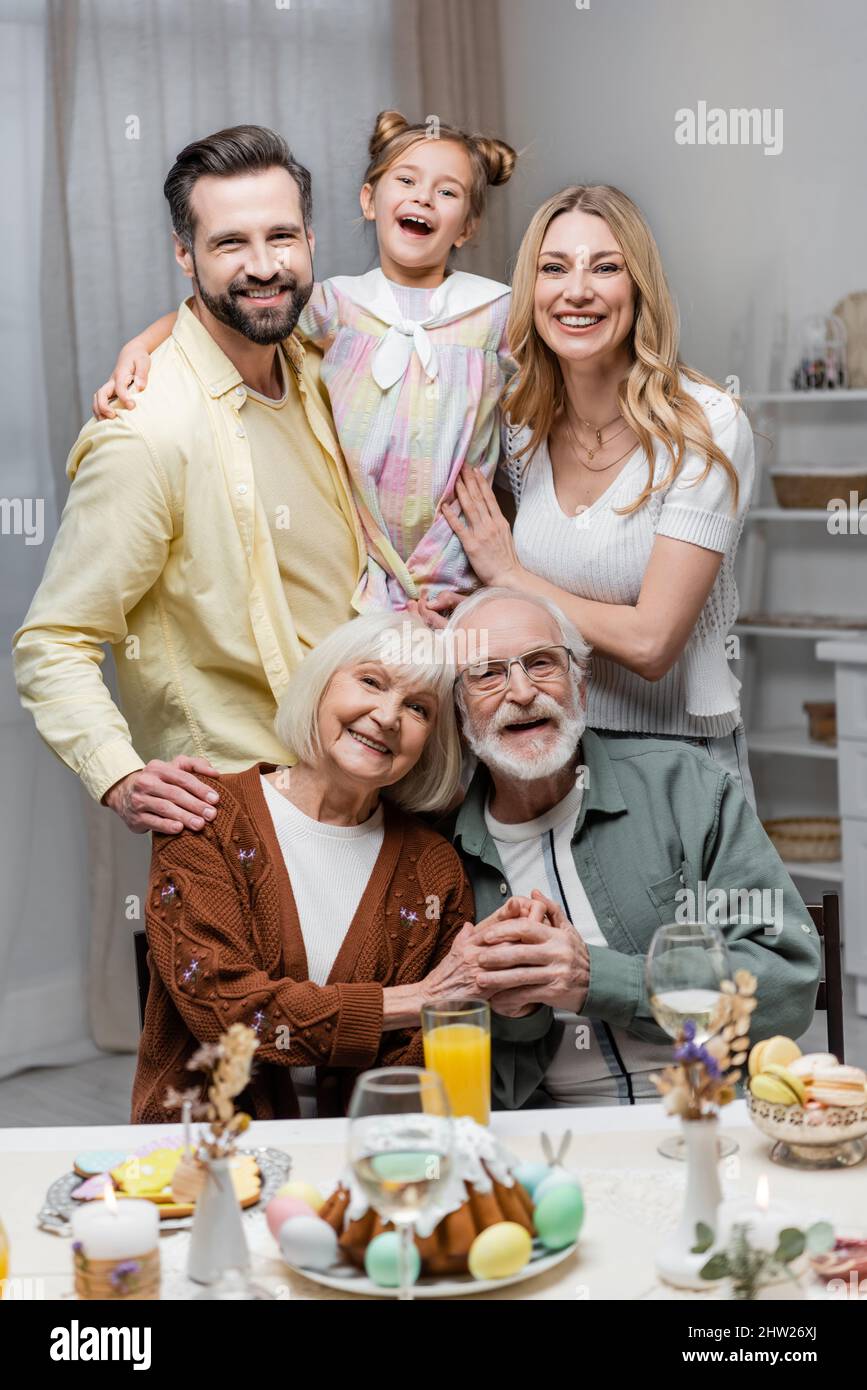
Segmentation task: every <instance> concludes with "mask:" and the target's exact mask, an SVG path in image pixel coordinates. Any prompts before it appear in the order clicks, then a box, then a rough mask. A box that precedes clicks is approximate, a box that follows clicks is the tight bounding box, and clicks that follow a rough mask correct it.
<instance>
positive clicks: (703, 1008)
mask: <svg viewBox="0 0 867 1390" xmlns="http://www.w3.org/2000/svg"><path fill="white" fill-rule="evenodd" d="M645 978H646V980H647V995H648V999H649V1001H650V1007H651V1009H652V1011H653V1016H654V1018H655V1019H656V1021H657V1023H658V1024H659V1026H660V1028H664V1029H665V1031H666V1033H668V1035H669V1037H670V1038H677V1037H678V1036H679V1035H680V1033H681V1032H682V1030H683V1026H684V1024H685V1023H687V1022H692V1023H693V1024H694V1025H695V1041H696V1043H698V1044H699V1046H700V1045H701V1044H702V1043H706V1042H707V1041H708V1039H709V1038H712V1037H713V1036H714V1034H715V1033H717V1032H718V1031H719V1029H720V1028H721V1026H722V1022H723V1018H724V1008H723V998H724V996H723V990H722V982H723V980H728V979H731V968H730V966H729V958H728V952H727V950H726V947H725V942H724V941H723V938H722V936H721V935H720V933H719V932H718V931H717V930H716V928H715V927H709V926H708V925H707V923H705V922H675V923H672V924H671V925H669V926H664V927H659V928H657V930H656V931H655V932H654V934H653V940H652V941H651V943H650V950H649V951H648V953H647V960H646V962H645ZM717 1149H718V1154H719V1157H720V1158H728V1156H729V1154H733V1153H737V1151H738V1143H737V1141H736V1140H735V1139H732V1138H731V1136H730V1135H728V1134H721V1135H720V1136H719V1140H718V1145H717ZM658 1152H659V1153H661V1154H662V1155H663V1157H664V1158H676V1159H680V1160H681V1161H683V1160H684V1159H685V1158H686V1145H685V1143H684V1141H683V1136H682V1135H680V1134H676V1135H672V1136H671V1137H670V1138H668V1139H664V1140H663V1141H662V1143H661V1144H660V1145H659V1149H658Z"/></svg>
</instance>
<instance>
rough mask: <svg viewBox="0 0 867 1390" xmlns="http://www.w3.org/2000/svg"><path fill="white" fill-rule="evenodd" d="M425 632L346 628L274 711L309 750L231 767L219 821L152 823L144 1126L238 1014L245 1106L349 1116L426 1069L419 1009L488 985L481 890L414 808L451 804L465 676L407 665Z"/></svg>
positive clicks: (138, 1098)
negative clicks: (250, 1041)
mask: <svg viewBox="0 0 867 1390" xmlns="http://www.w3.org/2000/svg"><path fill="white" fill-rule="evenodd" d="M415 627H416V623H414V622H412V621H411V620H408V619H407V615H406V614H390V613H389V614H385V613H374V614H370V615H364V616H362V617H358V618H356V619H354V620H353V621H352V622H350V623H347V624H345V625H344V626H343V627H341V628H338V629H337V630H336V631H335V632H333V633H332V634H331V635H330V636H329V637H328V638H326V640H325V641H324V642H322V643H321V644H320V645H319V646H318V647H317V648H316V649H315V650H314V651H313V652H312V653H311V654H310V655H309V656H308V657H307V658H306V660H305V661H304V663H303V664H302V666H301V667H300V668H299V670H298V672H297V673H296V675H295V677H294V679H293V682H292V686H291V689H290V691H289V692H288V694H287V695H286V697H285V698H284V700H283V701H282V703H281V705H280V709H279V712H278V715H277V720H276V728H277V732H278V734H279V735H280V738H281V741H282V742H283V743H284V744H285V746H286V748H287V750H289V751H290V752H291V753H292V754H293V755H294V757H295V759H296V760H297V761H295V763H294V764H293V765H292V766H291V767H284V768H279V767H275V766H274V765H272V764H270V763H256V764H255V765H254V766H253V767H250V768H248V769H247V770H246V771H245V772H240V773H233V774H226V775H224V776H222V777H221V778H220V779H219V783H218V784H215V785H218V786H219V790H220V801H219V807H218V810H217V815H216V818H215V819H214V821H213V822H212V823H211V824H210V825H207V826H205V828H204V829H203V830H201V831H199V832H196V833H194V832H192V831H184V832H183V833H181V834H180V835H159V834H156V835H154V844H153V860H152V868H151V877H150V884H149V889H148V898H147V936H148V943H149V947H150V962H151V987H150V993H149V995H148V1002H147V1010H146V1014H145V1023H144V1029H143V1032H142V1037H141V1043H140V1047H139V1057H138V1068H137V1071H136V1077H135V1083H134V1088H133V1101H132V1118H133V1120H134V1121H135V1122H138V1123H143V1122H154V1121H160V1120H165V1119H167V1118H168V1117H167V1115H166V1112H165V1110H164V1108H163V1105H162V1102H163V1099H164V1096H165V1092H166V1089H167V1088H168V1087H170V1086H171V1087H175V1088H177V1089H178V1090H184V1089H188V1088H189V1087H190V1085H191V1084H194V1082H195V1076H194V1074H193V1073H191V1072H189V1071H187V1070H186V1068H185V1063H186V1062H187V1060H188V1058H189V1057H190V1056H191V1055H192V1054H193V1053H194V1052H195V1051H196V1049H197V1048H198V1047H199V1046H200V1044H202V1043H206V1042H214V1041H216V1039H217V1038H218V1037H219V1035H220V1034H221V1033H222V1032H223V1031H224V1030H225V1029H226V1028H227V1027H228V1026H229V1025H230V1024H231V1023H235V1022H244V1023H247V1024H249V1025H250V1026H251V1027H252V1028H254V1029H255V1031H256V1033H257V1034H258V1037H259V1049H258V1051H257V1054H256V1057H257V1065H256V1068H255V1071H254V1075H253V1079H252V1082H251V1086H250V1090H249V1093H245V1095H244V1097H243V1099H242V1102H241V1103H242V1105H243V1108H245V1109H247V1110H248V1112H249V1113H250V1114H252V1115H253V1116H254V1117H255V1118H256V1119H272V1118H281V1117H284V1116H289V1117H297V1116H299V1115H300V1116H302V1117H307V1116H312V1115H337V1114H343V1113H345V1111H346V1108H347V1104H348V1101H349V1096H350V1093H351V1091H352V1086H353V1083H354V1081H355V1078H356V1075H357V1074H358V1073H359V1072H360V1071H363V1070H364V1069H365V1068H368V1067H376V1066H391V1065H401V1064H405V1065H413V1064H420V1063H421V1062H422V1045H421V1036H420V1031H419V1023H420V1010H421V1006H422V1004H424V1003H426V1002H428V1001H431V1002H435V1001H437V1000H439V999H444V998H451V999H454V998H460V997H465V998H470V997H478V995H477V991H476V990H475V984H474V981H475V972H474V969H473V965H472V961H471V959H470V957H471V956H472V950H471V949H470V948H469V946H468V941H469V939H470V937H471V934H472V932H473V931H474V930H475V929H474V928H473V927H472V926H471V925H470V924H471V922H472V916H473V897H472V892H471V890H470V888H469V885H468V883H467V879H466V876H465V874H464V871H463V869H462V867H461V863H460V860H459V858H458V856H457V854H456V852H455V851H454V850H453V849H452V847H451V846H450V845H449V844H448V842H447V841H446V840H444V839H443V838H442V837H441V836H440V835H438V834H437V833H436V832H435V831H433V830H431V829H429V828H428V827H427V826H426V825H424V824H423V823H422V822H421V821H420V820H418V819H417V818H416V817H415V816H414V815H412V814H411V813H412V812H421V811H437V810H441V809H443V808H444V807H446V806H447V805H448V803H449V802H450V801H451V800H452V798H453V796H454V792H455V790H456V788H457V786H458V780H459V774H460V746H459V741H458V735H457V728H456V724H455V716H454V709H453V702H452V683H453V679H454V672H453V669H452V668H451V667H450V666H449V665H448V664H446V663H444V662H432V664H431V665H421V664H418V663H415V664H413V663H411V662H410V659H409V652H408V650H407V648H408V647H409V645H410V643H407V642H406V641H405V639H406V638H407V637H410V638H411V637H412V634H413V633H414V631H415ZM422 631H423V632H424V633H425V634H426V637H428V638H429V637H430V635H431V634H430V632H429V630H428V629H424V628H422ZM400 634H402V635H403V639H404V641H405V646H404V648H403V650H402V651H400V653H399V654H400V655H401V656H405V657H406V660H407V664H402V662H401V661H398V660H395V652H396V650H399V647H400V644H399V643H398V647H397V648H396V647H395V641H394V639H395V638H396V637H398V636H399V635H400ZM417 651H418V648H417V647H416V648H415V652H416V653H417ZM205 780H206V781H207V780H209V779H207V778H205ZM465 923H466V924H467V928H466V931H463V932H462V928H463V927H464V925H465Z"/></svg>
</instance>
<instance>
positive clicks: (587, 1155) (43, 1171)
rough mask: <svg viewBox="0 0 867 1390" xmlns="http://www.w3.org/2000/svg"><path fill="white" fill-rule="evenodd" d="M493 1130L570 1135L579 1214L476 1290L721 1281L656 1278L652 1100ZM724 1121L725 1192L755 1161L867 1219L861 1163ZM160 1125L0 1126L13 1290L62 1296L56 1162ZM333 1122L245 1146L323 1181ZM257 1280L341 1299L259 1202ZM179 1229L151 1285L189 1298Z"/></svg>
mask: <svg viewBox="0 0 867 1390" xmlns="http://www.w3.org/2000/svg"><path fill="white" fill-rule="evenodd" d="M491 1125H492V1128H493V1129H494V1130H495V1132H496V1133H497V1134H499V1135H500V1136H501V1137H502V1138H503V1139H504V1140H505V1142H506V1143H507V1145H508V1147H509V1148H510V1150H511V1151H512V1152H513V1153H515V1154H516V1155H517V1156H518V1157H520V1158H534V1159H535V1158H539V1159H541V1158H542V1152H541V1147H540V1142H539V1135H540V1134H541V1133H542V1132H547V1133H548V1134H550V1135H552V1136H554V1135H557V1134H560V1133H562V1132H564V1131H565V1130H567V1129H570V1130H571V1131H572V1134H573V1139H572V1144H571V1148H570V1150H569V1154H568V1158H567V1165H568V1166H569V1167H571V1168H574V1169H575V1171H576V1172H577V1173H578V1174H579V1176H580V1178H581V1181H582V1185H583V1187H584V1195H585V1202H586V1217H585V1221H584V1226H583V1229H582V1231H581V1235H580V1238H579V1242H578V1248H577V1249H576V1251H575V1253H574V1254H573V1255H571V1256H569V1257H568V1258H567V1259H566V1260H565V1261H564V1262H563V1263H562V1264H560V1265H559V1266H558V1267H557V1268H555V1269H552V1270H550V1271H548V1272H547V1273H545V1274H541V1275H538V1276H536V1277H534V1278H532V1279H529V1280H527V1281H526V1282H524V1283H522V1284H519V1285H513V1286H509V1287H507V1288H503V1289H502V1290H497V1291H495V1292H492V1293H480V1294H477V1295H475V1297H478V1298H509V1299H516V1298H520V1299H552V1298H553V1299H576V1300H585V1299H663V1298H695V1299H713V1298H719V1297H722V1296H724V1292H721V1291H720V1290H719V1289H716V1290H713V1291H709V1292H707V1293H698V1294H687V1293H683V1292H680V1291H677V1290H674V1289H670V1288H669V1287H668V1286H666V1285H664V1284H661V1283H660V1282H659V1281H658V1279H657V1277H656V1274H655V1270H654V1255H655V1252H656V1250H657V1248H658V1246H659V1244H660V1242H661V1240H662V1237H663V1236H664V1235H665V1233H666V1232H667V1231H668V1230H669V1229H670V1228H671V1227H672V1226H673V1225H674V1224H675V1223H676V1221H677V1219H678V1217H679V1214H680V1210H681V1206H682V1203H683V1192H684V1183H685V1177H686V1174H685V1169H684V1165H683V1164H681V1163H674V1162H672V1161H671V1160H669V1159H664V1158H662V1157H661V1156H660V1155H659V1154H658V1153H657V1152H656V1146H657V1144H658V1143H659V1141H660V1140H661V1139H662V1138H664V1137H665V1136H666V1135H668V1134H671V1133H674V1132H675V1131H676V1122H675V1121H673V1120H671V1119H669V1118H668V1117H667V1116H666V1115H665V1114H664V1112H663V1109H662V1107H661V1106H660V1105H639V1106H601V1107H586V1108H581V1109H576V1110H537V1111H516V1112H504V1111H499V1112H495V1113H494V1115H493V1116H492V1119H491ZM722 1128H723V1130H724V1131H726V1132H729V1133H731V1134H732V1135H733V1136H734V1137H735V1138H736V1139H737V1140H738V1143H739V1144H740V1150H739V1152H738V1153H737V1154H735V1155H733V1156H732V1157H731V1158H728V1159H724V1160H723V1161H722V1163H721V1165H720V1176H721V1179H722V1185H723V1191H724V1195H725V1196H727V1197H728V1196H733V1195H735V1194H744V1195H748V1196H753V1194H754V1193H755V1188H756V1181H757V1179H758V1177H759V1175H760V1174H761V1173H766V1174H767V1175H768V1177H769V1180H770V1187H771V1196H772V1199H773V1198H776V1199H778V1200H780V1201H784V1202H787V1203H789V1204H791V1205H793V1206H794V1207H796V1208H797V1209H798V1210H803V1211H804V1214H805V1218H806V1219H812V1218H814V1217H815V1216H817V1215H818V1216H824V1217H827V1218H828V1219H830V1220H832V1221H833V1222H834V1223H835V1224H836V1225H837V1227H838V1229H841V1230H846V1231H850V1232H851V1231H853V1230H857V1229H859V1228H867V1163H865V1164H863V1165H861V1166H860V1167H857V1168H848V1169H841V1170H836V1171H828V1172H802V1171H800V1170H796V1169H792V1168H784V1167H781V1166H779V1165H777V1164H775V1163H772V1162H771V1160H770V1149H771V1143H770V1141H769V1140H767V1139H765V1137H764V1136H763V1135H761V1134H760V1133H759V1132H758V1130H756V1129H755V1128H754V1127H753V1126H752V1125H751V1124H750V1121H749V1118H748V1116H747V1113H746V1107H745V1105H744V1103H743V1101H736V1102H735V1103H734V1104H732V1105H730V1106H728V1107H726V1109H725V1111H724V1112H723V1116H722ZM165 1132H166V1131H165V1128H164V1126H161V1125H106V1126H93V1127H87V1128H47V1129H7V1130H0V1217H2V1220H3V1223H4V1225H5V1227H6V1231H7V1234H8V1236H9V1242H10V1255H11V1259H10V1278H11V1279H12V1280H14V1281H17V1282H16V1283H15V1284H13V1285H12V1286H11V1287H12V1290H13V1291H14V1296H16V1297H33V1298H49V1299H54V1298H65V1297H69V1296H70V1293H71V1289H72V1255H71V1249H70V1243H69V1240H68V1239H64V1238H63V1237H60V1236H56V1235H52V1234H50V1233H48V1232H45V1231H42V1230H40V1229H39V1228H38V1227H37V1226H36V1224H35V1218H36V1213H37V1212H38V1210H39V1208H40V1206H41V1205H42V1202H43V1199H44V1197H45V1193H46V1191H47V1189H48V1187H49V1186H50V1184H51V1183H52V1182H53V1181H54V1180H55V1179H56V1178H58V1177H60V1176H61V1174H62V1173H64V1172H65V1171H68V1170H69V1168H70V1167H71V1164H72V1159H73V1158H74V1156H75V1154H76V1153H78V1152H79V1151H81V1150H83V1149H95V1148H100V1149H101V1148H116V1149H122V1150H127V1151H132V1150H133V1149H135V1148H136V1147H138V1146H139V1145H140V1144H143V1143H145V1142H147V1141H148V1140H151V1139H155V1138H159V1137H160V1135H161V1134H164V1133H165ZM345 1142H346V1121H345V1120H342V1119H341V1120H305V1121H297V1120H275V1121H268V1122H257V1123H254V1124H252V1125H251V1127H250V1129H249V1131H248V1132H247V1134H246V1135H245V1144H244V1147H248V1146H249V1147H255V1146H259V1145H266V1146H268V1147H271V1148H277V1149H284V1150H286V1151H287V1152H288V1153H290V1154H291V1156H292V1176H293V1178H300V1179H304V1180H305V1181H310V1182H313V1183H314V1184H315V1185H316V1186H317V1187H319V1188H320V1190H321V1191H322V1192H323V1193H324V1192H327V1191H329V1190H330V1188H331V1187H332V1186H333V1185H334V1183H335V1182H336V1180H337V1178H338V1176H339V1175H340V1173H341V1171H342V1169H343V1167H344V1165H345ZM244 1222H245V1229H246V1232H247V1238H248V1243H249V1245H250V1248H251V1252H252V1255H253V1269H252V1273H253V1275H254V1277H255V1279H256V1280H257V1281H258V1282H259V1283H261V1284H262V1285H264V1286H265V1287H266V1288H268V1289H269V1290H270V1291H271V1292H272V1293H276V1294H277V1296H278V1297H281V1298H288V1299H302V1300H304V1299H316V1298H352V1297H356V1296H357V1295H352V1294H349V1293H343V1292H338V1291H332V1290H329V1289H325V1288H323V1287H321V1286H320V1285H318V1284H315V1283H313V1282H312V1281H311V1280H309V1279H306V1278H304V1277H302V1276H300V1275H297V1274H294V1273H292V1272H290V1271H289V1270H288V1269H287V1268H286V1266H285V1265H284V1264H283V1263H282V1261H281V1260H280V1258H279V1255H278V1252H277V1247H276V1245H275V1243H274V1242H273V1241H272V1240H271V1238H270V1236H269V1235H268V1232H267V1228H266V1226H265V1221H264V1216H263V1215H262V1213H261V1212H250V1213H247V1214H246V1215H245V1217H244ZM188 1240H189V1236H188V1234H187V1233H186V1232H184V1231H175V1232H164V1233H163V1236H162V1239H161V1241H160V1254H161V1263H162V1270H163V1285H162V1287H163V1297H164V1298H166V1297H168V1298H186V1297H191V1296H192V1295H193V1294H194V1293H195V1292H197V1291H198V1290H197V1288H196V1286H195V1285H191V1284H189V1283H188V1281H187V1280H186V1277H185V1274H184V1267H185V1263H186V1248H187V1243H188Z"/></svg>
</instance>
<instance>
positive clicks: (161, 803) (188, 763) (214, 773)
mask: <svg viewBox="0 0 867 1390" xmlns="http://www.w3.org/2000/svg"><path fill="white" fill-rule="evenodd" d="M196 772H199V773H202V774H203V775H204V776H206V777H219V775H220V774H219V772H218V770H217V769H216V768H215V767H212V766H211V764H210V763H209V762H208V760H207V758H188V757H186V755H184V754H180V755H179V756H178V757H177V758H172V760H171V762H169V763H164V762H161V761H160V759H159V758H152V759H151V761H150V762H149V763H148V764H147V766H146V767H142V768H139V769H138V770H137V771H136V772H131V773H130V774H129V775H128V776H127V777H122V778H121V779H120V781H119V782H115V784H114V786H113V787H109V789H108V791H107V792H106V793H105V795H104V796H103V798H102V801H103V805H105V806H109V807H110V808H111V810H112V811H116V812H117V814H118V815H119V816H120V818H121V820H122V821H123V822H124V823H125V824H126V825H128V826H129V828H130V830H132V831H133V833H134V834H136V835H146V834H147V832H148V831H149V830H157V831H159V832H160V833H161V834H163V835H178V834H179V833H180V832H181V831H182V830H201V829H202V828H203V826H204V825H205V822H206V821H211V820H213V819H214V817H215V816H216V814H217V812H216V810H215V809H214V803H215V802H216V801H219V799H220V798H219V795H218V794H217V792H215V791H214V790H213V789H212V788H211V787H209V786H207V785H206V783H204V782H200V781H199V779H198V777H196V776H194V775H193V774H194V773H196Z"/></svg>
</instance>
